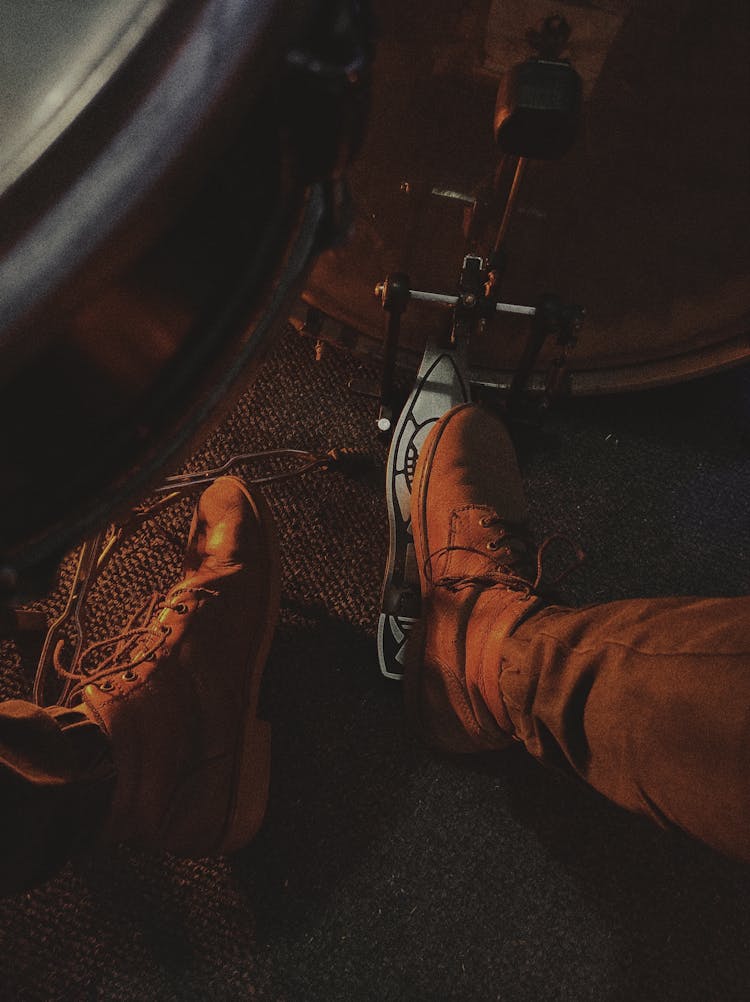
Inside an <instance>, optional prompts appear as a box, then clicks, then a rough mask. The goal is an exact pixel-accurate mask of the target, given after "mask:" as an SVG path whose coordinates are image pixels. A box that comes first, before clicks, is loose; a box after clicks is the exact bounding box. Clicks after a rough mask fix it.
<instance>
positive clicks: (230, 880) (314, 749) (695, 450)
mask: <svg viewBox="0 0 750 1002" xmlns="http://www.w3.org/2000/svg"><path fill="white" fill-rule="evenodd" d="M375 375H376V374H375V372H374V371H372V370H370V369H366V368H365V369H363V368H362V366H361V365H360V363H359V362H357V361H356V360H355V359H352V358H350V357H348V356H346V355H343V354H340V353H339V352H337V351H334V350H329V351H328V353H327V354H326V355H325V357H324V358H323V359H322V361H320V362H315V361H314V357H313V346H312V345H311V343H310V342H308V341H306V340H303V339H302V338H300V337H299V336H298V335H296V334H294V333H293V332H291V331H290V332H288V333H287V335H286V336H285V337H284V338H283V339H282V340H280V342H279V343H278V345H277V346H276V347H275V349H274V350H273V352H272V354H271V355H270V357H269V358H268V360H267V362H266V364H265V366H264V368H263V370H262V372H261V374H260V377H259V379H258V380H257V382H256V383H255V384H254V386H253V387H252V388H251V389H250V390H249V391H248V392H247V393H246V394H245V396H244V397H243V398H242V400H241V401H240V403H239V405H238V406H237V407H236V408H235V410H234V411H233V412H232V414H231V416H230V417H229V418H228V420H227V421H226V422H225V423H224V425H223V426H222V427H221V428H220V429H219V430H218V431H217V432H216V433H215V434H214V435H213V436H212V438H211V439H210V440H209V442H208V443H207V445H206V446H205V448H204V450H203V451H202V453H201V455H200V456H198V457H196V464H200V463H208V464H215V463H218V462H220V461H222V460H223V459H225V458H226V457H227V456H228V455H229V454H231V453H232V452H236V451H242V450H246V449H249V448H269V447H283V446H288V447H295V448H305V449H316V450H317V449H328V448H331V447H333V446H352V447H356V448H360V449H361V450H362V451H363V453H365V454H366V455H367V456H369V457H370V465H369V467H368V468H367V469H366V470H365V471H364V472H363V473H362V474H361V475H359V476H358V477H357V478H349V477H346V476H344V475H343V474H341V473H338V472H329V473H323V472H316V473H313V474H310V475H307V476H305V477H304V478H300V479H298V480H295V481H289V482H285V483H281V484H277V485H274V486H272V487H269V488H268V490H267V496H268V498H269V500H270V502H271V504H272V507H273V509H274V512H275V514H276V517H277V520H278V523H279V529H280V535H281V543H282V557H283V574H284V578H283V609H282V618H281V623H280V626H279V629H278V632H277V636H276V638H275V642H274V646H273V650H272V653H271V657H270V660H269V664H268V667H267V671H266V676H265V683H264V691H263V696H262V701H263V708H264V710H265V712H266V713H267V715H268V716H269V717H270V719H271V721H272V724H273V734H274V759H273V774H272V789H271V800H270V805H269V811H268V816H267V820H266V823H265V825H264V827H263V829H262V830H261V833H260V834H259V836H258V837H257V838H256V840H255V841H254V843H253V844H252V845H251V846H249V847H248V848H247V849H246V850H244V851H242V852H240V853H238V854H237V855H236V856H235V857H233V858H231V859H225V860H219V861H197V862H193V861H190V862H186V861H177V860H174V859H172V858H169V857H162V856H159V855H156V854H154V855H149V854H145V853H139V852H134V851H132V850H130V849H127V848H117V849H113V850H111V851H106V852H105V851H102V852H99V853H97V854H95V855H91V856H90V857H87V858H86V859H83V860H79V861H76V862H75V863H73V864H71V865H69V866H68V867H67V868H66V869H65V870H64V871H63V872H62V873H61V874H60V875H59V876H58V877H57V878H56V879H54V880H53V881H51V882H50V883H48V884H47V885H45V886H43V887H41V888H39V889H37V890H35V891H33V892H31V893H29V894H26V895H23V896H18V897H15V898H10V899H6V900H4V901H2V902H0V963H1V964H2V971H3V975H2V978H1V979H0V997H1V998H2V999H3V1000H5V999H7V1000H25V999H39V1000H45V1002H47V1000H50V1002H51V1000H88V999H92V1000H93V999H102V1000H130V999H155V1000H173V999H175V1000H182V999H185V1000H192V999H195V1000H212V999H215V1000H227V1002H229V1000H240V999H269V1000H274V1002H281V1000H287V1002H308V1000H310V1002H313V1000H330V1002H334V1000H342V1002H343V1000H360V999H362V1000H373V1002H375V1000H378V1002H379V1000H389V999H391V1000H396V999H398V1000H407V1002H408V1000H414V1002H417V1000H433V999H434V1000H443V999H461V1000H467V1002H483V1000H495V999H497V1000H502V1002H515V1000H519V1002H526V1000H528V1002H531V1000H534V1002H545V1000H570V1002H580V1000H584V999H593V1000H597V1002H598V1000H602V1002H605V1000H606V1002H635V1000H639V1002H647V1000H652V999H653V1000H657V999H658V1000H660V1002H663V1000H674V1002H713V1000H716V1002H718V1000H722V1002H729V1000H737V1002H740V1000H741V1002H746V1000H747V998H748V997H750V914H749V913H748V912H749V909H748V901H750V869H748V868H747V867H743V866H740V865H738V864H735V863H733V862H731V861H729V860H726V859H723V858H722V857H720V856H718V855H717V854H715V853H713V852H712V851H710V850H708V849H706V848H704V847H702V846H700V845H698V844H696V843H694V842H692V841H690V840H689V839H687V838H682V837H679V836H675V835H666V834H664V833H663V832H661V831H659V830H657V829H655V828H652V827H651V826H650V825H649V824H647V823H646V822H644V821H642V820H640V819H638V818H634V817H631V816H630V815H627V814H625V813H624V812H622V811H620V810H618V809H617V808H615V807H613V806H611V805H609V804H608V803H606V802H605V801H603V800H602V799H601V798H599V797H598V796H596V795H595V794H592V793H590V792H589V791H588V790H586V789H583V788H579V787H577V786H575V785H573V784H571V783H570V782H568V781H566V780H564V779H562V778H560V777H558V776H556V775H554V774H551V773H547V772H545V771H544V770H542V769H541V768H540V767H538V766H537V765H536V764H535V763H534V762H533V761H531V760H530V759H529V758H528V757H527V756H526V755H525V754H524V753H523V752H515V751H514V752H510V753H506V754H504V755H500V756H496V757H492V756H490V757H487V758H482V759H480V760H476V761H468V760H467V761H455V760H451V759H448V758H441V757H439V756H436V755H435V754H433V753H432V752H430V751H429V750H427V749H425V748H423V747H422V746H421V745H420V744H419V743H418V742H417V741H416V740H415V739H414V738H413V737H412V736H411V734H410V733H409V731H408V729H407V728H406V725H405V723H404V721H403V717H402V711H401V703H400V693H399V688H398V685H397V684H395V683H389V682H387V681H386V680H384V679H382V678H381V677H380V675H379V672H378V667H377V658H376V653H375V640H374V638H375V629H376V623H377V605H378V593H379V588H380V577H381V569H382V566H383V561H384V557H385V549H386V519H385V510H384V504H383V499H382V479H383V467H384V461H385V450H384V447H383V445H382V444H381V443H380V442H379V441H378V440H377V438H376V435H375V433H374V422H373V417H374V407H373V403H372V401H369V400H367V399H366V398H363V397H361V396H357V395H356V394H354V393H352V392H351V391H350V389H349V388H348V387H349V382H350V381H351V380H352V379H360V378H371V379H374V378H375ZM749 430H750V373H749V372H748V371H747V370H745V371H743V370H739V371H735V372H730V373H725V374H722V375H719V376H714V377H711V378H708V379H705V380H700V381H697V382H695V383H692V384H690V385H686V386H682V387H678V388H674V389H670V390H661V391H653V392H649V393H644V394H638V395H632V396H629V397H627V398H618V399H610V400H597V401H593V400H592V401H573V402H571V403H569V404H567V405H566V406H565V407H564V408H562V409H559V410H558V411H557V412H556V413H553V414H552V415H551V416H550V417H549V418H548V419H547V421H546V423H545V425H544V427H543V428H533V427H525V428H521V429H519V433H518V444H519V450H520V455H521V462H522V468H523V471H524V477H525V481H526V486H527V490H528V494H529V499H530V503H531V507H532V513H533V520H534V525H535V527H536V529H537V530H538V534H539V535H540V536H541V535H544V534H547V533H549V532H551V531H565V532H567V533H569V534H571V535H572V536H574V537H575V538H576V539H577V540H578V541H580V543H581V544H582V545H583V546H584V548H585V549H586V550H587V552H588V554H589V556H588V560H587V562H586V564H585V565H584V567H583V568H582V569H581V570H580V571H579V572H578V573H577V574H576V575H575V576H574V577H572V578H571V579H569V581H568V582H567V583H566V597H567V598H568V599H569V600H570V601H576V602H590V601H602V600H607V599H615V598H621V597H625V596H629V595H636V594H639V595H644V594H646V595H668V594H673V593H693V594H708V595H721V594H739V593H743V592H745V591H747V589H748V587H749V586H750V579H749V570H748V568H749V566H750V560H749V558H750V518H749V517H748V504H747V498H748V496H750V449H749V448H748V441H749V438H750V435H749ZM188 515H189V505H182V507H181V508H180V509H179V510H178V511H176V512H174V513H173V514H172V515H171V516H169V518H167V519H166V520H164V522H163V524H162V526H161V527H159V528H158V529H157V528H151V529H149V530H148V532H146V533H145V534H144V535H143V536H142V537H140V538H139V539H136V540H134V541H133V543H132V544H131V545H129V546H128V547H126V548H125V549H124V550H123V552H122V554H121V556H120V557H119V558H118V559H117V561H116V562H115V564H114V565H113V567H112V569H111V572H110V573H109V574H108V575H107V576H106V577H105V578H104V580H103V581H102V582H101V584H100V586H99V587H98V593H97V596H96V601H97V612H96V614H95V616H94V625H95V628H96V629H98V630H99V631H100V632H105V631H108V630H111V629H112V628H113V627H114V626H117V625H120V624H121V623H122V622H124V620H125V619H127V616H128V613H129V611H132V610H133V608H134V607H135V606H136V605H137V604H138V599H139V596H140V595H145V594H147V593H148V592H149V591H150V590H151V589H152V588H164V587H166V586H168V585H169V583H170V580H171V578H172V577H173V576H174V575H175V574H176V571H177V566H178V561H179V544H177V545H175V544H174V543H173V542H171V541H170V540H171V539H172V537H176V538H177V539H178V540H179V539H180V538H181V537H182V536H183V535H184V532H185V530H186V527H187V518H188ZM69 574H70V561H68V562H67V563H66V564H65V565H64V566H63V569H62V572H61V585H60V588H59V589H58V591H56V592H55V593H53V594H52V595H51V596H50V597H49V598H48V599H46V600H45V602H44V603H43V605H44V607H45V608H46V609H47V610H48V611H49V612H52V611H53V610H56V609H59V608H60V604H61V601H62V596H63V586H64V583H65V580H67V579H68V578H69ZM27 647H28V648H29V649H24V650H23V651H19V650H18V649H17V648H16V647H15V646H13V645H12V644H10V643H9V642H6V643H4V644H2V646H0V668H1V669H2V670H1V672H0V683H1V685H2V692H1V694H2V695H3V696H5V697H9V696H24V695H28V693H29V692H30V685H31V678H32V674H33V667H34V658H35V655H36V653H37V652H36V651H35V650H33V644H32V645H27Z"/></svg>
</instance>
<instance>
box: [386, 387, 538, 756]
mask: <svg viewBox="0 0 750 1002" xmlns="http://www.w3.org/2000/svg"><path fill="white" fill-rule="evenodd" d="M411 497H412V502H411V513H412V532H413V535H414V547H415V553H416V559H417V564H418V567H419V576H420V583H421V590H422V610H421V619H420V621H419V623H418V625H416V626H415V627H414V629H413V630H412V635H411V638H410V640H409V652H408V658H407V661H408V664H407V668H406V673H405V677H404V687H405V697H406V704H407V710H408V712H409V714H410V716H411V717H412V719H413V723H414V726H415V727H416V729H417V730H418V732H419V733H420V734H421V735H422V737H423V738H424V739H425V740H427V741H428V742H429V743H431V744H433V745H437V746H438V747H441V748H443V749H446V750H448V751H452V752H477V751H486V750H491V749H497V748H503V747H505V746H507V744H508V743H509V741H510V740H511V738H512V737H513V725H512V723H511V721H510V719H509V717H508V715H507V713H506V711H505V707H504V705H503V701H502V699H501V696H500V688H499V671H498V668H499V666H500V665H501V664H502V643H503V640H504V638H506V637H507V636H508V635H509V634H510V633H511V632H512V631H513V630H514V629H515V628H516V626H517V625H518V624H519V623H520V622H521V621H522V620H524V619H526V618H527V617H528V616H529V615H530V614H531V613H532V612H534V611H535V610H536V609H537V608H539V607H540V606H541V605H542V600H541V599H540V598H539V597H538V596H537V595H536V593H535V586H536V583H537V582H536V581H535V576H536V572H535V570H534V569H533V567H532V566H531V565H532V558H531V554H532V548H531V543H530V540H529V539H528V536H527V529H526V518H527V516H526V502H525V500H524V495H523V487H522V484H521V476H520V473H519V471H518V465H517V461H516V457H515V452H514V450H513V446H512V444H511V441H510V437H509V435H508V432H507V431H506V429H505V426H504V425H503V424H502V423H501V422H500V421H499V420H498V419H496V418H495V417H493V416H492V415H490V414H489V413H488V412H486V411H484V410H481V409H480V408H479V407H477V406H474V405H472V404H462V405H460V406H459V407H454V408H453V410H451V411H448V413H447V414H445V415H444V416H443V417H442V418H441V419H440V420H439V421H438V422H437V423H436V425H435V427H434V428H433V429H432V430H431V432H430V434H429V436H428V438H427V440H426V442H425V444H424V447H423V448H422V451H421V452H420V455H419V459H418V462H417V468H416V473H415V479H414V485H413V488H412V496H411Z"/></svg>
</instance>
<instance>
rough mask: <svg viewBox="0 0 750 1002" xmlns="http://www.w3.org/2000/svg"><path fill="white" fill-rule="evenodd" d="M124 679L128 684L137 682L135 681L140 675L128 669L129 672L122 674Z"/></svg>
mask: <svg viewBox="0 0 750 1002" xmlns="http://www.w3.org/2000/svg"><path fill="white" fill-rule="evenodd" d="M122 677H123V679H124V680H125V681H126V682H135V680H136V679H137V678H138V675H137V673H136V672H134V671H133V669H132V668H128V670H127V671H124V672H123V673H122Z"/></svg>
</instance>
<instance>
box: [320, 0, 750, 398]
mask: <svg viewBox="0 0 750 1002" xmlns="http://www.w3.org/2000/svg"><path fill="white" fill-rule="evenodd" d="M749 11H750V7H748V5H747V3H746V2H745V0H726V2H724V3H720V4H716V3H710V2H709V0H665V2H662V3H658V4H654V3H653V0H608V2H607V3H605V4H601V5H588V4H581V3H578V2H575V3H574V2H572V0H568V2H565V0H563V2H562V3H558V2H555V3H554V4H553V3H547V2H545V0H491V2H485V0H482V2H477V0H470V2H468V3H466V2H460V0H451V2H446V3H443V4H438V5H432V6H430V12H429V16H428V15H427V14H426V8H425V5H424V4H422V3H417V2H416V0H405V2H402V0H399V2H398V3H395V2H392V0H382V2H381V3H380V5H379V13H380V19H381V31H382V35H383V37H382V38H381V39H380V42H379V46H378V55H377V61H376V66H375V75H374V81H375V89H374V93H373V112H372V116H371V132H370V135H369V136H368V139H367V142H366V144H365V146H364V149H363V152H362V156H361V157H360V159H359V161H358V163H357V165H356V167H355V169H354V171H353V175H352V188H353V192H354V196H355V200H356V204H357V210H358V211H357V228H356V232H355V236H354V240H353V242H352V243H350V244H349V245H347V246H345V247H342V248H340V249H336V250H333V251H330V252H327V253H326V254H325V255H323V257H322V258H321V259H320V261H319V263H318V265H317V266H316V268H315V270H314V272H313V274H312V277H311V281H310V283H309V285H308V287H307V290H306V292H305V296H304V299H305V301H306V302H307V303H308V304H310V305H311V306H313V307H315V308H316V311H320V312H321V313H322V314H323V326H322V331H321V334H320V336H321V337H323V338H326V337H330V338H331V340H335V341H338V342H340V343H343V344H346V345H349V346H351V347H352V348H353V349H354V350H355V351H359V352H361V353H363V354H373V355H377V354H378V353H379V351H380V343H381V341H382V337H383V335H382V331H383V313H382V310H381V308H380V305H379V302H378V301H377V300H376V298H375V297H374V296H373V287H374V286H375V285H376V283H378V282H380V281H382V279H383V278H384V276H385V275H386V274H387V273H388V272H391V271H403V272H406V273H407V274H408V275H409V276H410V279H411V285H412V288H416V289H421V290H427V291H432V292H440V293H448V294H454V293H455V291H456V281H457V277H458V272H459V270H460V264H461V260H462V254H463V252H464V250H465V249H467V245H466V243H465V240H464V232H465V228H464V223H465V216H466V211H467V210H466V205H465V203H463V202H462V201H461V200H460V199H456V198H455V197H446V194H445V193H446V192H453V193H458V194H463V195H468V196H469V200H470V199H471V198H474V197H476V196H479V199H480V203H481V201H482V199H483V198H484V195H483V193H484V192H486V191H487V190H488V189H490V188H491V187H492V185H491V181H492V178H493V175H494V174H495V172H496V170H497V168H498V162H499V154H498V151H497V150H496V148H495V146H494V140H493V128H492V124H493V109H494V103H495V96H496V92H497V86H498V81H499V79H500V77H501V75H502V73H503V72H504V71H505V70H507V69H508V68H510V67H511V66H513V65H514V64H515V63H517V62H520V61H522V60H523V59H525V58H527V57H528V55H529V54H530V50H529V48H528V44H527V42H526V40H525V34H526V31H527V29H528V28H529V27H531V26H536V25H537V23H538V22H539V21H540V20H541V19H543V18H545V17H547V16H549V15H552V14H554V13H559V14H563V15H564V16H565V18H566V19H567V20H568V22H569V23H570V25H571V27H572V35H571V39H570V45H569V49H568V51H567V53H566V55H567V56H569V57H570V59H571V62H572V63H573V65H574V66H575V67H576V69H577V70H578V72H579V73H580V75H581V77H582V79H583V93H584V108H583V120H582V127H581V130H580V134H579V137H578V139H577V141H576V144H575V146H574V147H573V149H572V150H571V151H570V152H569V153H568V154H567V155H566V156H565V157H564V158H563V159H562V160H560V161H551V162H542V161H536V162H533V161H532V162H530V163H529V164H528V167H527V171H526V175H525V177H524V180H523V182H522V184H521V187H520V193H519V196H518V200H517V202H516V209H515V212H514V215H513V216H512V220H511V223H510V227H509V230H508V233H507V238H506V242H505V250H506V252H507V255H508V267H507V271H506V273H505V276H504V278H503V281H502V285H501V296H500V298H501V299H504V300H506V301H509V302H513V303H521V304H533V303H534V301H535V299H536V297H537V296H538V295H539V294H541V293H545V292H555V293H558V294H559V295H561V296H562V297H563V298H564V299H565V300H567V301H570V302H574V303H580V304H582V305H583V306H584V307H585V308H586V311H587V319H586V323H585V324H584V327H583V329H582V331H581V333H580V336H579V340H578V345H577V347H576V348H575V350H574V351H573V353H572V354H571V356H570V359H569V389H570V390H571V391H572V392H573V393H575V394H594V393H608V392H613V391H622V390H637V389H642V388H645V387H649V386H653V385H658V384H664V383H669V382H674V381H677V380H682V379H686V378H688V377H692V376H695V375H699V374H702V373H706V372H709V371H711V370H714V369H717V368H719V367H722V366H726V365H731V364H734V363H737V362H740V361H742V360H745V359H747V358H748V357H750V337H749V336H748V334H749V332H750V198H749V194H748V193H749V187H748V177H750V142H749V136H750V133H749V132H748V122H750V60H748V58H747V45H748V40H750V30H749V20H750V15H749V13H748V12H749ZM440 191H441V192H443V194H442V195H441V194H437V193H436V192H440ZM498 223H499V212H498V213H497V214H496V215H495V220H494V226H495V228H497V225H498ZM489 246H491V243H490V244H489ZM317 319H318V320H320V318H319V317H318V318H317ZM444 323H445V317H444V315H442V316H441V314H440V313H439V312H437V311H436V310H435V308H433V307H426V306H424V305H423V304H420V303H417V302H414V301H412V303H410V305H409V307H408V309H407V311H406V313H405V314H404V316H403V318H402V336H401V343H400V344H401V359H402V361H404V362H406V363H408V364H410V365H415V364H416V362H417V359H418V358H419V356H420V354H421V352H422V350H423V348H424V344H425V338H426V335H427V334H428V333H430V332H435V331H436V329H439V328H440V326H441V325H442V324H444ZM525 324H528V321H523V320H520V319H517V318H507V319H506V318H503V319H498V320H496V321H495V322H493V325H492V327H491V329H489V330H488V331H487V332H486V333H485V334H484V335H483V336H477V337H475V338H474V341H473V343H472V345H471V346H470V363H471V366H472V373H473V376H474V377H475V378H476V380H477V381H479V382H485V383H488V384H490V385H495V386H499V387H507V386H508V384H509V381H510V378H511V376H512V373H513V371H514V369H515V368H516V366H517V364H518V361H519V357H520V354H521V351H522V347H523V344H524V342H525V339H526V330H527V327H526V326H525ZM554 353H555V350H554V346H550V345H548V346H546V347H545V349H544V350H543V351H542V354H541V355H540V358H539V360H538V363H537V366H538V370H537V372H536V373H535V377H534V380H535V383H536V385H537V386H541V385H543V381H544V372H545V370H546V369H547V368H548V367H549V365H550V364H551V361H552V358H553V355H554Z"/></svg>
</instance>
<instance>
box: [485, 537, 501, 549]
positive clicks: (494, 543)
mask: <svg viewBox="0 0 750 1002" xmlns="http://www.w3.org/2000/svg"><path fill="white" fill-rule="evenodd" d="M499 545H500V540H499V539H490V540H488V541H487V549H488V550H496V549H497V548H498V546H499Z"/></svg>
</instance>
